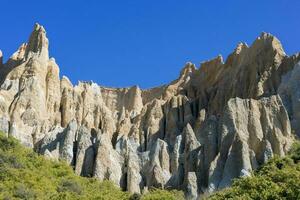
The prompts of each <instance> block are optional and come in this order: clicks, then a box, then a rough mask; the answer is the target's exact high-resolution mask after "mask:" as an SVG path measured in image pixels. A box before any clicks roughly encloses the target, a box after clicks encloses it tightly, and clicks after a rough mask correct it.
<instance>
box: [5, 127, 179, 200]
mask: <svg viewBox="0 0 300 200" xmlns="http://www.w3.org/2000/svg"><path fill="white" fill-rule="evenodd" d="M177 197H182V193H181V192H172V191H170V192H168V191H162V190H154V191H151V192H150V193H148V194H147V195H145V196H139V195H138V196H137V198H138V199H140V198H141V199H145V200H150V199H151V200H155V199H165V200H169V199H170V200H171V199H174V200H175V199H178V198H177ZM130 198H131V199H132V198H133V196H130V195H129V194H128V193H127V192H124V191H121V190H120V189H119V188H118V187H116V186H115V185H114V184H113V183H111V182H109V181H103V182H100V181H98V180H96V179H93V178H84V177H79V176H76V175H75V174H74V172H73V170H72V168H71V167H70V166H68V165H67V164H66V163H63V162H55V161H50V160H47V159H45V158H44V157H43V156H39V155H38V154H36V153H35V152H33V151H32V150H31V149H27V148H24V147H23V146H22V145H20V144H19V142H18V141H16V140H15V139H13V138H10V137H8V138H7V137H5V136H4V134H2V133H0V199H4V200H10V199H24V200H31V199H37V200H76V199H83V200H94V199H95V200H96V199H97V200H122V199H124V200H125V199H130Z"/></svg>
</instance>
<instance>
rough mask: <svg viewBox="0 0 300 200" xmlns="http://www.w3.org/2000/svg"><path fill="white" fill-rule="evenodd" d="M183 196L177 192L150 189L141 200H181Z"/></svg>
mask: <svg viewBox="0 0 300 200" xmlns="http://www.w3.org/2000/svg"><path fill="white" fill-rule="evenodd" d="M183 199H184V194H183V192H181V191H177V190H169V191H168V190H162V189H152V190H150V192H148V193H147V194H145V195H143V196H142V197H141V200H183Z"/></svg>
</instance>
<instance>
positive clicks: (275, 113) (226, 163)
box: [0, 24, 300, 199]
mask: <svg viewBox="0 0 300 200" xmlns="http://www.w3.org/2000/svg"><path fill="white" fill-rule="evenodd" d="M48 45H49V41H48V39H47V37H46V31H45V29H44V28H43V27H42V26H40V25H38V24H36V25H35V27H34V30H33V32H32V34H31V35H30V38H29V42H28V43H24V44H22V45H21V46H20V47H19V49H18V50H17V51H16V53H14V54H13V55H12V56H11V58H9V59H8V61H7V62H6V63H3V59H2V53H1V54H0V130H1V131H4V132H6V133H7V134H9V135H11V136H14V137H16V138H18V139H19V140H20V141H21V142H22V143H23V144H25V145H27V146H30V147H33V148H34V149H35V150H36V151H37V152H39V153H41V154H44V155H45V156H46V157H48V158H49V159H62V160H65V161H66V162H68V163H69V164H70V165H72V166H73V167H74V171H75V172H76V173H77V174H78V175H82V176H87V177H91V176H93V177H96V178H98V179H100V180H104V179H108V180H111V181H112V182H114V183H115V184H117V185H119V186H120V187H122V188H123V189H126V190H128V191H129V192H131V193H142V192H143V191H146V190H147V189H148V188H151V187H159V188H175V189H182V190H183V191H184V192H185V194H186V197H187V198H188V199H196V198H198V197H201V193H203V192H207V191H209V192H211V191H214V190H217V189H220V188H224V187H227V186H229V185H230V184H231V182H232V180H233V179H234V178H236V177H240V176H250V175H251V171H252V170H254V169H256V168H257V167H259V166H260V165H261V164H263V163H264V162H266V161H267V160H268V159H270V158H271V157H272V156H273V155H274V154H277V155H279V156H283V155H284V154H285V153H286V152H287V151H288V149H289V148H290V146H291V144H292V142H293V140H294V135H293V134H292V129H294V130H295V131H296V133H298V134H299V127H298V124H299V120H300V117H299V116H298V114H299V105H298V104H299V95H298V93H299V91H298V85H299V77H298V76H299V69H300V67H299V66H300V65H299V64H298V65H296V63H297V62H299V60H300V56H299V54H296V55H293V56H287V55H286V54H285V52H284V50H283V48H282V46H281V44H280V42H279V40H278V39H277V38H276V37H274V36H272V35H271V34H267V33H262V34H261V36H260V37H258V38H257V39H256V40H255V41H254V43H253V44H252V45H251V46H247V45H246V44H244V43H241V44H239V45H238V46H237V48H236V49H235V50H234V52H233V53H231V54H230V55H229V56H228V58H227V60H226V61H223V58H222V57H221V56H218V57H216V58H215V59H212V60H210V61H206V62H203V63H202V64H201V66H200V68H196V66H195V65H194V64H192V63H187V64H186V65H185V66H184V68H183V69H182V71H181V73H180V76H179V78H178V79H176V80H174V81H172V82H171V83H169V84H166V85H163V86H160V87H155V88H151V89H147V90H143V89H140V88H139V87H138V86H133V87H130V88H108V87H102V86H99V85H98V84H96V83H93V82H79V83H78V84H77V85H73V84H72V83H71V82H70V80H69V79H68V78H67V77H65V76H63V77H62V78H61V79H60V74H59V67H58V65H57V64H56V63H55V60H54V59H53V58H49V52H48ZM290 120H291V122H292V123H291V124H290ZM291 127H292V128H291Z"/></svg>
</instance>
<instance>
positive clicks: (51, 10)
mask: <svg viewBox="0 0 300 200" xmlns="http://www.w3.org/2000/svg"><path fill="white" fill-rule="evenodd" d="M0 19H1V24H0V26H1V31H0V49H1V50H2V51H3V53H4V56H5V60H6V59H7V58H8V57H9V56H10V55H11V54H12V53H13V52H14V51H15V50H16V49H17V47H18V46H19V45H20V44H21V43H22V42H25V41H27V40H28V37H29V34H30V32H31V30H32V28H33V25H34V23H35V22H38V23H40V24H42V25H43V26H44V27H45V28H46V30H47V34H48V38H49V40H50V55H51V56H52V57H54V58H55V59H56V62H57V63H58V65H59V66H60V69H61V75H67V76H68V77H69V78H70V79H71V80H72V82H73V83H77V81H78V80H93V81H94V82H97V83H99V84H100V85H106V86H114V87H124V86H131V85H139V86H140V87H142V88H148V87H153V86H156V85H160V84H163V83H167V82H169V81H171V80H173V79H175V78H177V77H178V74H179V71H180V69H181V68H182V67H183V65H184V64H185V63H186V62H188V61H191V62H193V63H195V64H196V65H197V66H199V64H200V62H202V61H204V60H208V59H211V58H213V57H215V56H217V55H218V54H222V55H223V56H224V58H226V57H227V55H228V54H229V53H230V52H231V51H232V50H233V49H234V48H235V46H236V45H237V43H238V42H240V41H245V42H247V43H248V44H251V43H252V42H253V40H254V39H255V38H256V37H257V36H259V34H260V33H261V32H262V31H265V32H270V33H272V34H274V35H275V36H277V37H278V38H279V39H280V40H281V42H282V44H283V46H284V48H285V51H286V52H287V53H288V54H294V53H296V52H298V51H300V1H299V0H222V1H221V0H215V1H213V0H209V1H205V0H118V1H116V0H106V1H104V0H103V1H102V0H98V1H96V0H94V1H91V0H85V1H65V0H52V1H41V0H39V1H36V0H27V1H24V0H22V1H20V0H15V1H11V0H4V1H1V2H0Z"/></svg>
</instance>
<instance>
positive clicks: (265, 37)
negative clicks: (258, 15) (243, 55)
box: [251, 32, 286, 56]
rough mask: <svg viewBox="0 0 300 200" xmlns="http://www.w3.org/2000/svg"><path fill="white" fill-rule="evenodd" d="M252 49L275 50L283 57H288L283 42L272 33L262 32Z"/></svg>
mask: <svg viewBox="0 0 300 200" xmlns="http://www.w3.org/2000/svg"><path fill="white" fill-rule="evenodd" d="M251 47H252V48H255V49H273V50H275V51H276V52H278V53H279V54H281V55H283V56H284V55H286V54H285V52H284V50H283V47H282V44H281V42H280V41H279V40H278V39H277V38H276V37H275V36H274V35H272V34H271V33H266V32H262V33H261V34H260V36H259V37H257V38H256V40H255V41H254V42H253V44H252V46H251Z"/></svg>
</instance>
